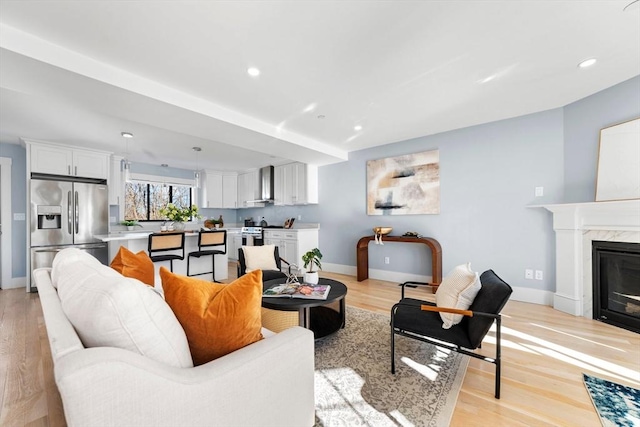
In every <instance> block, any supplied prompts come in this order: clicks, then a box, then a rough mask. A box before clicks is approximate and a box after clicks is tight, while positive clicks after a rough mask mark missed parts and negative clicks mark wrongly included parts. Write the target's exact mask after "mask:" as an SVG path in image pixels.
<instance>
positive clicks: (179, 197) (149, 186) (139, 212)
mask: <svg viewBox="0 0 640 427" xmlns="http://www.w3.org/2000/svg"><path fill="white" fill-rule="evenodd" d="M124 200H125V203H124V209H125V210H124V219H126V220H136V221H164V220H165V218H163V217H162V216H161V215H160V209H162V208H163V207H165V206H166V205H167V204H168V203H173V204H174V205H176V206H177V207H180V208H185V207H189V206H191V205H192V204H194V203H193V187H192V186H189V185H179V184H167V183H160V182H149V181H136V180H133V181H131V182H127V183H126V185H125V197H124Z"/></svg>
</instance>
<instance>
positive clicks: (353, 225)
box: [0, 76, 640, 291]
mask: <svg viewBox="0 0 640 427" xmlns="http://www.w3.org/2000/svg"><path fill="white" fill-rule="evenodd" d="M636 117H640V76H638V77H635V78H633V79H631V80H628V81H626V82H623V83H620V84H618V85H616V86H613V87H611V88H609V89H606V90H604V91H601V92H599V93H596V94H594V95H592V96H589V97H587V98H584V99H581V100H579V101H577V102H574V103H572V104H569V105H567V106H565V107H564V108H558V109H554V110H550V111H544V112H541V113H536V114H531V115H527V116H522V117H517V118H513V119H509V120H503V121H499V122H494V123H487V124H483V125H479V126H473V127H469V128H465V129H459V130H454V131H451V132H446V133H442V134H438V135H431V136H427V137H422V138H416V139H412V140H409V141H403V142H399V143H395V144H388V145H384V146H380V147H375V148H371V149H367V150H361V151H357V152H353V153H351V154H350V156H349V161H347V162H343V163H339V164H335V165H329V166H324V167H321V168H320V170H319V181H320V184H319V185H320V204H319V205H315V206H301V207H273V206H271V207H267V208H262V209H246V210H245V209H241V210H225V209H203V210H202V213H203V214H204V215H205V216H207V217H216V218H217V217H218V216H219V215H220V214H222V215H223V217H224V219H225V221H226V222H227V223H231V222H239V218H240V217H243V218H244V217H247V216H252V217H253V218H254V219H257V220H259V219H260V217H261V216H265V217H266V219H267V221H268V222H269V223H272V224H278V223H282V222H284V219H285V218H287V217H296V218H297V217H298V215H301V216H302V222H317V223H320V226H321V229H320V248H321V249H322V252H323V254H324V258H323V261H324V262H326V263H332V264H341V265H347V266H355V263H356V261H355V245H356V243H357V241H358V239H359V238H360V237H362V236H364V235H370V234H371V228H372V227H374V226H378V225H388V226H392V227H393V228H394V234H395V233H399V234H402V233H403V232H405V231H417V232H419V233H421V234H423V235H425V236H432V237H435V238H436V239H438V240H439V241H440V243H441V244H442V248H443V261H444V265H443V267H444V273H445V274H446V272H447V271H448V270H450V269H451V268H452V267H454V266H455V265H457V264H459V263H463V262H467V261H471V262H472V267H473V268H474V269H476V270H484V269H486V268H493V269H494V270H495V271H496V272H497V273H498V274H499V275H501V276H502V277H503V278H504V279H505V280H507V281H508V282H510V283H511V284H512V285H514V286H521V287H529V288H534V289H539V290H549V291H553V290H554V287H555V285H554V277H555V271H554V268H555V267H554V265H555V261H554V259H555V252H554V247H555V245H554V241H555V236H554V233H553V230H552V224H551V214H550V213H548V212H547V211H545V210H543V209H540V208H527V207H526V206H527V205H532V204H544V203H562V202H587V201H593V198H594V194H595V174H596V160H597V150H598V136H599V131H600V129H601V128H603V127H606V126H610V125H612V124H616V123H619V122H622V121H626V120H629V119H632V118H636ZM433 149H438V150H440V168H441V175H440V181H441V212H440V215H407V216H368V215H367V214H366V162H367V160H372V159H379V158H384V157H390V156H398V155H403V154H409V153H415V152H419V151H425V150H433ZM0 156H4V157H11V158H12V159H13V168H12V190H13V192H12V207H11V210H12V214H13V213H22V212H25V207H26V196H25V193H26V185H25V150H24V148H23V147H20V146H16V145H11V144H2V143H0ZM132 171H133V172H136V173H145V174H153V175H158V174H161V173H163V172H165V173H166V174H167V175H171V176H176V177H184V178H189V177H191V175H188V176H187V175H183V174H190V173H191V171H185V170H175V169H174V170H173V171H171V172H169V171H167V169H163V168H160V167H158V166H154V165H143V164H134V165H133V167H132ZM174 173H175V174H174ZM538 186H542V187H544V191H545V195H544V197H541V198H535V197H534V188H535V187H538ZM11 226H12V227H13V254H14V265H13V277H22V276H25V275H26V272H25V269H26V267H25V265H26V260H25V255H26V247H25V240H24V235H25V233H26V229H25V222H24V221H13V222H12V224H11ZM416 246H420V245H416ZM369 252H370V267H371V268H374V269H380V270H388V271H396V272H403V273H413V274H420V275H430V274H431V271H430V263H429V262H425V260H427V259H428V257H429V252H428V249H426V247H425V248H422V247H420V248H415V247H411V245H406V244H399V243H387V244H385V245H384V246H375V245H370V250H369ZM385 256H388V257H390V260H391V263H390V264H389V265H385V264H384V263H383V259H384V257H385ZM525 268H532V269H540V270H544V272H545V279H544V280H543V281H541V282H540V281H533V280H525V279H524V278H523V273H524V271H523V270H524V269H525Z"/></svg>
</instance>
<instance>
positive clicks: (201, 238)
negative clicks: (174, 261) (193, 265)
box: [187, 230, 227, 282]
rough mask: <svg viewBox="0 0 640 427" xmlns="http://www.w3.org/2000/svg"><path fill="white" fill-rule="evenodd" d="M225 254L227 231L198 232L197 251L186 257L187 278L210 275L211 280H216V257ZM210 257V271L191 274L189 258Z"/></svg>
mask: <svg viewBox="0 0 640 427" xmlns="http://www.w3.org/2000/svg"><path fill="white" fill-rule="evenodd" d="M226 253H227V230H200V232H199V233H198V250H197V251H194V252H189V254H188V255H187V276H202V275H203V274H211V275H212V276H211V277H212V280H213V281H214V282H217V280H216V255H224V254H226ZM209 255H211V271H206V272H204V273H195V274H191V270H190V261H191V257H195V258H201V257H203V256H209Z"/></svg>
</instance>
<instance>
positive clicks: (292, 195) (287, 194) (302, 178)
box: [274, 162, 318, 205]
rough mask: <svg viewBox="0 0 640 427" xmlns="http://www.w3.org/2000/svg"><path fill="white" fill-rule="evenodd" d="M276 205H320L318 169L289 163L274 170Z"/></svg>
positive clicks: (303, 164) (302, 164)
mask: <svg viewBox="0 0 640 427" xmlns="http://www.w3.org/2000/svg"><path fill="white" fill-rule="evenodd" d="M274 185H275V190H274V193H275V194H274V204H275V205H306V204H313V203H318V167H317V166H314V165H308V164H305V163H298V162H296V163H289V164H286V165H281V166H276V167H275V170H274Z"/></svg>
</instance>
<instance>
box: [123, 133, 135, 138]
mask: <svg viewBox="0 0 640 427" xmlns="http://www.w3.org/2000/svg"><path fill="white" fill-rule="evenodd" d="M120 135H122V137H123V138H133V134H132V133H131V132H120Z"/></svg>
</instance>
